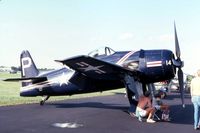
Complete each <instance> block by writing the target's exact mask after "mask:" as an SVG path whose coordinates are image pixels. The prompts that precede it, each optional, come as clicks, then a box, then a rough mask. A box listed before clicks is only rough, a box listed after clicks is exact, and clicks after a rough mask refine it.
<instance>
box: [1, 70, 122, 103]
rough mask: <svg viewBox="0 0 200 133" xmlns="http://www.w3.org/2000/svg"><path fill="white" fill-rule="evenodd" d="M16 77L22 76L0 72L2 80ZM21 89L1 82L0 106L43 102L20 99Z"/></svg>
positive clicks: (93, 94)
mask: <svg viewBox="0 0 200 133" xmlns="http://www.w3.org/2000/svg"><path fill="white" fill-rule="evenodd" d="M15 77H20V74H9V73H6V72H0V79H4V78H15ZM19 89H20V82H4V81H0V106H8V105H18V104H29V103H39V101H40V100H41V97H40V96H38V97H20V96H19V92H20V90H19ZM123 91H124V89H118V90H112V91H105V92H103V93H100V92H96V93H88V94H79V95H73V96H54V97H50V99H49V100H48V101H56V100H66V99H78V98H84V97H94V96H105V95H113V94H115V93H116V92H123Z"/></svg>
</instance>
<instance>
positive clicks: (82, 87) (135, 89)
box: [5, 24, 184, 105]
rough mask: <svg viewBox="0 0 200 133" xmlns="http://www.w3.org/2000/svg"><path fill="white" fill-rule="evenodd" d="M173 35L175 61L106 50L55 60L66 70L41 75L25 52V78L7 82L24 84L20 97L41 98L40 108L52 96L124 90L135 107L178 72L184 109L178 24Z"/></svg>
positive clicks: (167, 55) (165, 54)
mask: <svg viewBox="0 0 200 133" xmlns="http://www.w3.org/2000/svg"><path fill="white" fill-rule="evenodd" d="M174 31H175V51H176V57H175V55H174V54H173V52H172V51H170V50H166V49H159V50H139V51H116V52H115V51H114V50H112V49H111V48H109V47H105V48H104V52H103V53H99V52H98V50H95V51H93V52H91V53H89V54H88V55H81V56H76V57H72V58H69V59H64V60H56V61H57V62H59V63H62V64H63V65H64V66H66V67H64V68H62V69H59V70H54V71H51V72H48V73H46V74H40V73H39V71H38V69H37V67H36V65H35V64H34V62H33V59H32V57H31V55H30V53H29V52H28V51H23V52H22V53H21V57H20V63H21V67H22V71H21V76H22V77H21V78H13V79H5V81H22V87H21V89H20V96H26V97H32V96H42V97H43V99H42V100H41V101H40V104H41V105H43V104H44V103H45V101H46V100H47V99H48V98H49V97H50V96H61V95H73V94H81V93H89V92H102V91H106V90H112V89H118V88H123V87H124V88H126V92H127V96H128V100H129V102H130V104H131V105H133V104H136V100H137V97H139V96H140V95H142V94H143V92H145V91H147V90H150V91H151V92H152V95H153V94H154V88H155V87H154V84H153V83H154V82H158V81H164V80H170V79H172V78H174V76H175V75H176V69H178V79H179V84H180V91H181V99H182V104H183V105H184V94H183V92H184V91H183V72H182V70H181V68H182V67H183V61H181V58H180V48H179V43H178V37H177V33H176V27H175V24H174ZM134 96H135V97H134Z"/></svg>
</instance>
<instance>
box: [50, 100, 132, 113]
mask: <svg viewBox="0 0 200 133" xmlns="http://www.w3.org/2000/svg"><path fill="white" fill-rule="evenodd" d="M51 105H54V106H56V108H85V107H89V108H101V109H114V110H122V111H124V110H128V108H129V107H128V106H123V105H121V104H104V103H101V102H84V103H51Z"/></svg>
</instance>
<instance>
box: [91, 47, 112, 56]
mask: <svg viewBox="0 0 200 133" xmlns="http://www.w3.org/2000/svg"><path fill="white" fill-rule="evenodd" d="M114 53H115V51H114V50H113V49H111V48H109V47H100V48H98V49H96V50H93V51H91V52H90V53H89V54H88V56H90V57H97V56H108V55H112V54H114Z"/></svg>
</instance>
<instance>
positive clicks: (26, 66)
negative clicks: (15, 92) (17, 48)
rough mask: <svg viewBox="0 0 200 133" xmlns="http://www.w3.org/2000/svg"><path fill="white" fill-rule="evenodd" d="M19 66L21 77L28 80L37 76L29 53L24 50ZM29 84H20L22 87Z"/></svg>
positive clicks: (37, 72)
mask: <svg viewBox="0 0 200 133" xmlns="http://www.w3.org/2000/svg"><path fill="white" fill-rule="evenodd" d="M20 64H21V68H22V71H21V77H22V78H29V77H36V76H37V75H38V74H39V71H38V69H37V67H36V65H35V63H34V62H33V59H32V57H31V55H30V53H29V51H27V50H24V51H22V53H21V56H20ZM28 84H30V82H22V86H27V85H28Z"/></svg>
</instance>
